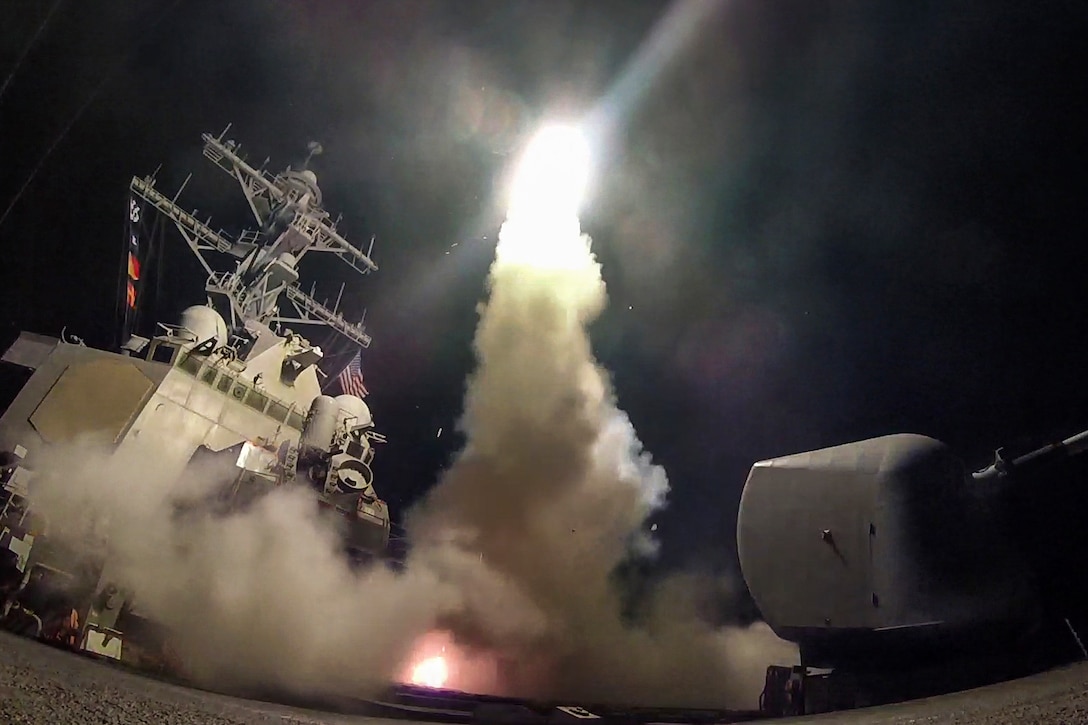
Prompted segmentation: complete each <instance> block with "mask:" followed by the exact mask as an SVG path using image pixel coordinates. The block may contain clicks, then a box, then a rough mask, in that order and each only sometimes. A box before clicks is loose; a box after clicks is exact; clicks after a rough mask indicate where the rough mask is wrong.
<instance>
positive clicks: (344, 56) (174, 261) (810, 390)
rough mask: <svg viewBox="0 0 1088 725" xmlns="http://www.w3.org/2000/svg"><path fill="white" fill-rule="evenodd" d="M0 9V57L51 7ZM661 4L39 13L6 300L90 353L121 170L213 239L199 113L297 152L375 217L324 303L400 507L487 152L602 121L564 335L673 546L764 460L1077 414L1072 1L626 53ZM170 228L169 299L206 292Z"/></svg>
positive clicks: (21, 71)
mask: <svg viewBox="0 0 1088 725" xmlns="http://www.w3.org/2000/svg"><path fill="white" fill-rule="evenodd" d="M2 5H3V16H4V23H3V25H2V27H0V71H2V73H3V75H4V76H5V77H7V76H8V74H9V73H10V72H11V70H12V69H13V68H14V66H15V63H16V60H17V58H18V57H19V55H20V53H21V52H22V50H23V49H24V48H25V47H26V46H27V44H28V43H30V41H31V39H32V37H33V36H34V33H35V32H36V31H37V30H38V28H39V26H40V24H41V21H42V19H43V18H44V17H45V15H46V13H47V12H48V10H49V8H50V6H51V5H52V3H51V2H30V1H29V0H5V2H4V3H2ZM667 7H668V4H667V3H662V2H642V1H636V0H617V1H614V2H613V1H609V2H606V1H603V0H594V1H592V2H590V1H588V0H587V1H585V2H562V1H560V0H547V1H545V0H536V1H535V2H530V1H519V2H514V1H503V2H498V1H495V2H476V1H473V0H458V2H443V1H438V0H436V1H433V2H421V1H416V0H387V1H384V2H357V1H355V0H322V1H321V2H318V1H317V0H290V1H288V0H282V1H275V2H273V1H272V0H229V1H226V2H224V1H223V0H180V1H179V2H174V0H154V1H152V0H145V1H144V2H139V3H133V2H129V1H127V0H126V1H123V2H122V1H120V0H111V1H109V2H96V3H86V2H74V1H73V0H66V1H64V2H62V3H61V4H60V5H59V6H58V7H57V9H56V12H55V13H54V15H53V16H52V17H51V19H50V21H49V23H48V24H47V25H46V27H45V29H44V30H43V31H42V34H41V36H40V38H39V40H38V42H37V44H36V45H34V47H33V48H32V49H31V51H30V53H29V54H28V55H27V56H26V58H25V60H24V61H23V62H22V64H21V65H20V66H19V67H18V69H17V72H16V73H15V75H14V76H13V77H12V78H11V82H10V84H8V86H7V88H6V89H5V90H4V91H3V95H2V96H0V213H3V210H6V209H7V208H8V205H9V204H10V203H11V202H12V200H13V199H14V197H15V195H16V194H17V192H18V191H19V188H20V187H21V186H22V185H23V183H24V182H25V181H26V180H27V178H28V177H29V176H30V175H31V173H32V172H33V170H34V168H35V166H36V164H38V163H39V161H40V160H41V159H42V157H43V154H45V152H46V150H47V149H48V148H49V147H50V145H51V144H53V143H54V141H56V140H57V138H58V136H60V134H61V133H62V131H63V130H64V129H65V127H66V126H68V124H69V123H71V122H72V121H73V119H75V122H74V124H73V125H72V126H71V130H70V132H68V133H67V134H66V135H65V136H64V137H63V138H62V139H61V140H60V142H59V143H58V144H57V145H56V147H55V149H54V150H53V152H52V153H51V154H50V155H49V156H48V158H46V159H45V161H44V163H42V165H41V167H40V170H39V171H38V173H37V174H36V176H34V178H33V180H32V182H31V183H30V184H29V185H28V186H27V188H26V190H25V193H24V194H23V196H22V198H21V199H20V200H19V201H18V203H17V204H16V205H15V206H14V207H13V208H12V209H11V211H10V214H9V215H8V216H7V218H6V219H5V220H4V221H3V223H2V225H0V249H3V251H4V265H3V267H4V269H3V274H4V279H3V286H2V287H0V311H2V317H0V322H3V323H4V324H5V325H6V326H8V327H11V328H15V327H19V328H24V329H31V330H35V331H39V332H45V333H51V334H57V333H59V331H60V329H61V327H62V326H64V325H67V326H68V328H69V330H70V331H73V332H75V333H77V334H79V335H81V336H83V337H84V338H85V339H87V341H88V342H90V343H97V344H108V343H109V342H111V340H112V336H113V335H114V334H115V326H114V317H113V310H114V307H115V303H116V286H117V271H118V266H119V261H120V254H121V250H122V242H123V239H122V233H123V229H122V220H123V212H124V202H125V197H126V189H127V185H128V181H129V178H130V177H131V176H132V175H133V174H137V175H144V174H147V173H150V172H151V171H153V170H154V169H155V168H156V167H157V166H159V165H160V164H162V170H161V171H160V172H159V180H160V186H162V187H165V188H167V189H170V188H173V186H174V185H176V184H177V183H179V182H180V181H181V179H182V178H184V176H185V175H186V174H187V173H188V172H189V171H194V172H195V176H194V180H193V182H192V183H190V185H189V188H188V189H187V191H186V194H185V196H183V197H182V203H184V204H186V205H188V206H189V207H196V208H197V209H199V210H200V211H201V216H203V215H205V214H213V215H214V221H215V222H216V223H217V224H218V225H222V226H225V227H227V228H231V227H232V226H233V227H234V228H237V227H238V226H239V225H241V224H243V223H246V222H247V221H248V220H247V219H246V217H245V209H244V206H243V204H242V203H241V199H242V197H241V195H240V194H239V193H238V192H237V191H236V187H234V186H233V185H232V182H231V181H230V179H229V178H228V177H226V176H225V175H224V174H222V173H221V172H219V171H218V170H217V169H214V168H213V167H212V166H211V164H210V163H209V162H207V161H205V160H204V159H203V158H202V157H201V155H200V134H201V132H205V131H210V132H215V133H218V132H219V131H220V130H221V129H222V128H223V127H224V126H225V125H226V124H227V123H228V122H232V123H233V124H234V127H233V129H232V131H231V137H233V138H235V139H237V140H238V141H239V142H241V143H242V144H243V147H244V148H245V149H246V150H248V153H249V156H250V158H251V160H253V161H255V162H258V163H259V162H260V161H261V160H262V159H264V157H266V156H271V157H272V160H273V167H276V168H278V167H282V166H283V165H286V164H288V163H298V162H299V161H301V160H302V158H303V157H304V155H305V148H306V143H307V142H308V141H310V140H314V139H316V140H319V141H320V142H321V143H322V144H323V145H324V148H325V151H326V153H325V154H324V155H322V156H320V157H318V158H317V159H316V160H315V163H314V168H315V170H316V171H317V172H318V174H319V178H320V179H321V182H322V187H323V190H324V192H325V200H326V206H327V207H329V208H330V209H331V211H332V212H333V213H334V214H335V213H338V212H343V214H344V216H345V219H344V222H343V223H342V229H343V230H344V231H345V232H346V234H347V235H348V236H349V238H351V239H354V240H356V242H357V243H359V244H365V240H366V239H367V238H368V237H369V235H370V234H372V233H373V234H376V235H377V238H378V242H377V246H376V249H375V253H374V256H375V258H376V261H377V262H378V264H379V265H381V268H382V269H381V271H380V272H379V273H378V274H377V275H375V276H373V277H370V278H367V279H364V280H361V281H350V282H349V286H348V290H347V292H346V293H345V303H346V306H347V307H348V309H349V310H352V311H354V312H356V313H359V312H361V311H362V309H363V307H364V306H366V307H367V308H368V317H367V322H368V325H369V327H370V330H371V332H372V333H373V334H374V336H375V342H374V345H373V346H372V347H371V348H370V350H369V352H368V354H367V356H366V359H365V362H364V366H365V371H366V376H367V381H368V384H369V387H370V389H371V392H372V396H371V401H372V407H373V408H374V410H375V414H376V416H377V418H378V421H379V423H380V425H381V427H382V429H383V430H384V432H386V433H387V434H388V435H389V437H390V440H391V443H390V444H389V446H388V447H387V448H386V449H385V450H384V451H383V455H382V456H381V458H380V459H379V462H378V475H379V476H380V479H379V481H378V485H379V487H380V490H381V493H382V494H383V495H384V496H385V497H386V498H387V499H389V500H390V501H391V503H393V505H394V506H403V505H404V504H406V503H407V502H409V501H411V500H412V499H413V497H415V496H417V495H418V494H419V492H420V491H422V490H424V489H426V488H427V486H428V485H429V484H430V483H431V482H432V481H433V480H434V479H435V477H436V475H437V472H438V470H439V469H440V467H441V465H442V464H443V462H444V461H446V460H448V458H449V456H450V455H452V453H453V452H454V450H455V447H456V443H457V440H456V437H455V436H451V435H449V433H443V436H442V437H441V438H436V437H435V434H436V432H437V430H438V428H439V427H442V428H444V429H445V431H450V430H451V429H452V427H453V425H454V422H455V419H456V417H457V414H458V410H459V405H460V397H461V392H462V386H463V380H464V377H465V375H466V373H467V372H468V370H469V369H470V366H471V362H472V361H471V351H470V341H471V336H472V331H473V326H474V322H475V305H476V303H477V301H478V300H479V299H480V298H481V296H482V294H483V280H484V275H485V273H486V269H487V265H488V263H489V261H490V257H491V252H492V249H493V244H494V239H495V234H496V233H497V231H498V225H499V223H500V222H501V196H500V195H501V191H502V179H503V174H504V173H506V171H507V170H508V168H509V165H510V164H511V162H512V157H511V155H510V154H511V151H512V150H513V149H515V148H516V147H517V145H518V144H520V143H523V142H524V141H525V139H526V138H527V136H528V135H529V134H531V133H532V131H533V129H534V128H535V127H536V126H537V125H538V124H539V123H541V122H543V121H545V120H547V119H548V118H549V117H551V116H553V115H557V114H579V113H583V112H588V111H591V110H602V109H603V110H605V111H606V112H607V113H608V114H610V115H609V118H611V120H612V121H613V122H614V123H615V126H614V129H615V136H614V138H613V144H612V145H611V146H610V147H609V150H608V153H607V154H606V155H605V156H604V158H603V159H602V160H601V167H600V168H599V170H598V178H597V183H596V184H595V186H594V189H593V196H592V199H591V203H590V208H589V209H588V211H587V213H586V214H585V215H584V219H583V224H584V227H585V228H586V230H587V231H588V232H589V233H590V234H591V235H592V236H593V238H594V248H595V249H596V250H597V251H598V254H599V255H600V258H601V259H602V260H603V262H604V265H605V266H604V270H605V276H606V279H607V281H608V283H609V286H610V294H611V299H612V305H611V307H610V309H609V311H608V312H607V313H606V314H605V315H604V317H603V318H602V319H601V320H600V322H598V323H597V324H596V325H595V327H594V329H593V335H594V340H595V344H596V348H597V351H598V354H599V356H600V358H601V360H602V361H603V362H604V363H605V364H606V366H607V367H608V368H609V369H610V370H612V371H613V373H614V378H615V385H616V389H617V392H618V395H619V401H620V405H621V407H623V408H624V409H626V410H627V411H629V413H630V415H631V417H632V419H633V421H634V424H635V427H636V429H637V430H638V431H639V434H640V436H641V438H642V439H643V442H644V443H645V444H646V446H647V448H648V449H649V450H650V451H651V452H652V453H653V454H654V455H655V457H656V458H657V460H659V461H660V462H662V463H663V464H664V465H665V466H666V468H667V470H668V471H669V474H670V479H671V481H672V486H673V493H672V495H671V499H672V504H671V507H670V508H669V510H668V511H667V512H665V513H664V514H662V515H661V516H659V517H658V521H659V522H660V531H661V534H662V536H663V538H664V540H665V553H666V556H667V558H668V559H669V560H671V561H691V560H697V561H700V562H703V563H708V562H710V563H727V562H728V561H730V560H731V558H732V550H733V546H734V544H733V521H734V517H735V511H736V503H737V500H738V497H739V493H740V490H741V487H742V485H743V482H744V479H745V476H746V474H747V470H748V468H749V466H750V465H751V463H752V462H753V461H755V460H758V459H760V458H765V457H770V456H774V455H780V454H787V453H793V452H797V451H800V450H806V449H811V448H815V447H820V446H825V445H832V444H836V443H843V442H846V441H849V440H854V439H859V438H865V437H870V436H876V435H882V434H886V433H892V432H900V431H912V432H919V433H925V434H928V435H932V436H935V437H938V438H941V439H943V440H945V441H947V442H949V443H951V444H953V445H955V446H957V447H958V448H959V449H960V450H962V451H963V452H964V454H965V455H967V456H969V457H970V461H971V463H972V464H981V463H982V461H981V460H980V458H979V457H980V456H982V457H985V456H986V455H987V451H988V450H989V449H991V448H992V447H993V446H995V445H997V444H1000V443H1009V442H1012V443H1017V442H1027V441H1033V442H1034V441H1036V440H1038V437H1039V436H1042V437H1046V436H1050V435H1058V434H1063V433H1065V434H1068V433H1070V432H1074V430H1076V429H1077V426H1079V425H1082V424H1088V386H1086V385H1084V384H1083V378H1084V375H1085V371H1086V370H1088V352H1085V351H1086V350H1088V345H1086V344H1085V343H1084V342H1083V341H1084V340H1085V338H1086V333H1088V318H1086V315H1085V311H1084V302H1085V299H1086V298H1085V294H1084V293H1083V292H1082V290H1083V289H1084V288H1085V281H1084V280H1085V277H1086V274H1088V248H1086V246H1085V237H1084V232H1085V228H1086V222H1088V204H1086V203H1085V201H1084V199H1083V196H1082V193H1081V192H1079V191H1078V189H1079V188H1080V186H1081V184H1080V183H1078V182H1080V180H1081V177H1083V175H1084V173H1085V171H1084V170H1085V163H1084V162H1085V159H1086V154H1085V145H1086V142H1085V132H1084V119H1083V116H1082V111H1081V109H1082V106H1083V105H1084V104H1085V100H1084V99H1085V98H1088V95H1086V93H1085V91H1086V90H1088V89H1086V87H1085V86H1086V84H1085V77H1086V74H1085V73H1084V65H1083V61H1082V58H1081V56H1080V54H1079V53H1078V50H1079V46H1081V45H1083V42H1084V40H1083V39H1084V38H1085V37H1086V35H1085V31H1086V30H1088V10H1086V9H1085V7H1084V5H1083V4H1081V3H1076V2H1049V3H1047V2H1037V3H1027V2H1023V1H1022V0H1021V1H1019V2H1011V1H1005V0H997V1H991V2H981V1H979V2H975V1H967V0H939V1H936V0H935V1H933V2H924V1H922V0H914V1H913V2H906V3H903V2H896V3H893V2H890V1H887V2H885V1H876V0H839V1H837V2H821V1H819V0H807V1H804V2H802V0H794V1H791V2H785V1H782V2H778V1H771V0H732V1H730V2H726V3H724V4H723V5H722V10H721V11H720V12H719V13H717V14H716V15H714V16H712V18H711V20H710V21H708V22H704V23H701V27H700V32H699V33H698V34H696V35H695V36H694V37H693V38H691V39H690V41H689V42H687V43H686V44H683V45H682V47H679V48H676V49H675V52H674V53H673V54H672V56H671V58H669V59H668V62H667V63H658V62H656V61H651V63H650V64H649V65H639V64H632V63H631V61H632V58H634V57H635V56H636V54H637V52H638V50H639V48H640V47H646V46H645V44H648V43H649V42H650V40H649V39H650V38H651V37H652V34H653V29H654V28H655V25H658V24H659V22H660V21H661V19H662V17H663V16H664V14H665V11H666V8H667ZM652 57H653V56H651V58H652ZM632 68H633V69H634V70H633V71H632V70H631V69H632ZM617 89H619V90H617ZM601 99H608V100H607V101H606V102H602V100H601ZM88 102H89V103H88ZM602 104H603V105H602ZM81 109H84V110H82V111H81ZM171 239H172V240H173V241H174V244H173V247H172V251H171V252H170V254H169V255H168V257H167V259H166V262H165V265H164V270H165V271H164V274H163V277H162V282H161V285H160V288H159V289H158V290H157V294H156V295H155V298H156V300H155V301H156V304H157V305H158V309H159V310H160V311H161V312H162V314H164V315H168V314H173V313H175V312H176V311H178V310H180V309H181V308H183V307H185V306H187V305H189V304H192V303H199V302H200V301H201V288H202V282H203V280H202V278H201V275H200V274H199V270H198V268H197V267H196V265H195V262H193V261H192V260H191V259H190V258H189V257H188V256H187V254H188V252H187V251H186V250H185V249H184V246H183V244H182V242H181V240H180V239H179V238H177V237H171ZM454 243H457V246H451V245H453V244H454ZM447 252H448V254H447ZM316 272H317V274H319V275H320V277H321V279H322V280H325V281H326V284H325V290H324V294H326V295H328V296H330V297H334V296H335V294H336V288H337V286H338V284H339V282H340V281H342V280H352V278H351V277H350V276H348V275H346V274H344V272H343V270H340V269H335V268H331V269H325V268H320V269H318V270H316Z"/></svg>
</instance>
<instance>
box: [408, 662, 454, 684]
mask: <svg viewBox="0 0 1088 725" xmlns="http://www.w3.org/2000/svg"><path fill="white" fill-rule="evenodd" d="M449 676H450V671H449V667H447V665H446V658H445V657H428V658H427V659H425V660H423V661H422V662H420V663H419V664H417V665H416V666H415V667H413V668H412V684H413V685H420V686H422V687H433V688H435V689H440V688H442V687H445V686H446V680H447V679H448V678H449Z"/></svg>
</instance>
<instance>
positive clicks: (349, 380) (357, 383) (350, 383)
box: [336, 350, 368, 398]
mask: <svg viewBox="0 0 1088 725" xmlns="http://www.w3.org/2000/svg"><path fill="white" fill-rule="evenodd" d="M336 380H337V382H339V383H340V390H341V391H342V392H343V393H345V394H346V395H354V396H355V397H357V398H365V397H366V396H367V393H368V391H367V389H366V385H364V384H363V361H362V357H361V352H360V351H358V350H357V351H356V352H355V357H353V358H352V359H351V362H349V363H348V364H347V367H345V368H344V369H343V370H342V371H340V375H339V376H337V378H336Z"/></svg>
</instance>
